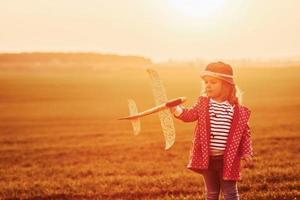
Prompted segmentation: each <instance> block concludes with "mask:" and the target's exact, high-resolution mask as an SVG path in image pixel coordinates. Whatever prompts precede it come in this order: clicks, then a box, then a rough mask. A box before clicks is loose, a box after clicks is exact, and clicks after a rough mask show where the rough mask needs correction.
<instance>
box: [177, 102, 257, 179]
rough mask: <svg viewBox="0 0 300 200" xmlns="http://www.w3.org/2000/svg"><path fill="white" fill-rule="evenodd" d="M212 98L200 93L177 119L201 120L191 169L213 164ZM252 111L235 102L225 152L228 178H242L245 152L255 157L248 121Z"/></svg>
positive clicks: (225, 176) (192, 148)
mask: <svg viewBox="0 0 300 200" xmlns="http://www.w3.org/2000/svg"><path fill="white" fill-rule="evenodd" d="M208 103H209V98H208V97H203V96H200V97H199V98H198V101H197V102H196V103H195V104H194V105H193V106H192V107H190V108H183V112H182V113H181V114H180V115H179V116H177V117H176V116H175V117H176V118H178V119H180V120H182V121H184V122H193V121H196V120H197V124H196V127H195V132H194V139H193V142H192V146H191V149H190V158H189V163H188V166H187V167H188V169H191V170H193V171H196V172H198V173H201V170H203V169H207V168H208V164H209V142H210V117H209V112H208V109H209V104H208ZM249 117H250V110H249V109H248V108H246V107H244V106H241V105H235V107H234V114H233V119H232V124H231V129H230V132H229V135H228V139H227V145H226V148H225V151H224V166H223V179H224V180H241V179H242V178H241V173H240V160H241V158H242V157H243V156H245V155H251V156H253V151H252V142H251V135H250V128H249V126H248V123H247V122H248V120H249Z"/></svg>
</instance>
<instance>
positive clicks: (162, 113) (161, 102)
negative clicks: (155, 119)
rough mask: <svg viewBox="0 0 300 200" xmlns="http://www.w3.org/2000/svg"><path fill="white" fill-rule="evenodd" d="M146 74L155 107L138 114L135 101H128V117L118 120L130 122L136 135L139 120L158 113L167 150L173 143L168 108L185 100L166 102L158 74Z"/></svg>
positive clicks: (172, 124) (173, 135)
mask: <svg viewBox="0 0 300 200" xmlns="http://www.w3.org/2000/svg"><path fill="white" fill-rule="evenodd" d="M147 72H148V74H149V76H150V79H151V85H152V91H153V96H154V100H155V104H156V106H155V107H153V108H150V109H148V110H145V111H143V112H140V113H139V112H138V109H137V106H136V103H135V101H134V100H132V99H128V107H129V116H127V117H122V118H119V120H130V122H131V124H132V127H133V133H134V134H135V135H138V134H139V133H140V131H141V123H140V118H141V117H144V116H146V115H150V114H153V113H156V112H158V116H159V119H160V123H161V127H162V130H163V133H164V138H165V149H166V150H167V149H169V148H171V146H172V145H173V144H174V142H175V127H174V122H173V118H172V114H171V112H170V108H172V107H175V106H177V105H180V104H182V103H183V102H185V101H186V98H185V97H179V98H175V99H172V100H167V95H166V92H165V88H164V86H163V83H162V81H161V79H160V77H159V75H158V73H157V72H156V71H155V70H154V69H147Z"/></svg>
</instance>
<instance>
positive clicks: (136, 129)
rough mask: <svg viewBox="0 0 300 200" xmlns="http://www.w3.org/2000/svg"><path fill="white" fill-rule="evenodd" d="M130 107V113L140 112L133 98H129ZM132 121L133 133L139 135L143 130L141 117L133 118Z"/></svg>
mask: <svg viewBox="0 0 300 200" xmlns="http://www.w3.org/2000/svg"><path fill="white" fill-rule="evenodd" d="M128 107H129V113H130V115H136V114H138V109H137V106H136V103H135V101H134V100H133V99H128ZM130 122H131V124H132V128H133V134H134V135H138V134H139V133H140V131H141V122H140V118H135V119H131V120H130Z"/></svg>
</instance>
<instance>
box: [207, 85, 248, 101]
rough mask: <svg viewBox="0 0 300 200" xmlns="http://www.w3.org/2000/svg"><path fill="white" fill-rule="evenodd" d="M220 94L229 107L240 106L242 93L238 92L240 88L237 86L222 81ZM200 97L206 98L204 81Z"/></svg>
mask: <svg viewBox="0 0 300 200" xmlns="http://www.w3.org/2000/svg"><path fill="white" fill-rule="evenodd" d="M222 93H223V96H224V99H226V100H227V101H228V102H229V103H230V104H231V105H234V104H240V105H242V95H243V92H242V91H241V90H240V88H239V87H238V86H237V85H232V84H229V83H228V82H226V81H223V80H222ZM201 96H207V94H206V92H205V85H204V81H202V86H201Z"/></svg>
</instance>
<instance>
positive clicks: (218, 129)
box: [209, 98, 234, 151]
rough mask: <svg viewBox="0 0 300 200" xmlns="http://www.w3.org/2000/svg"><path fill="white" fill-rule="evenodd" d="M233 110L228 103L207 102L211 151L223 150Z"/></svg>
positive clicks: (211, 100)
mask: <svg viewBox="0 0 300 200" xmlns="http://www.w3.org/2000/svg"><path fill="white" fill-rule="evenodd" d="M233 108H234V106H232V105H231V104H230V103H229V102H228V101H224V102H221V103H220V102H217V101H215V100H213V99H212V98H211V99H210V101H209V116H210V144H209V147H210V149H211V150H221V151H223V150H225V147H226V144H227V138H228V134H229V131H230V127H231V122H232V117H233Z"/></svg>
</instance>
